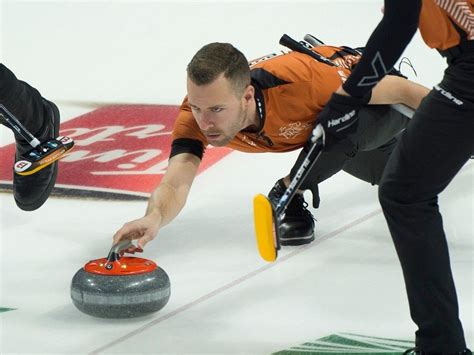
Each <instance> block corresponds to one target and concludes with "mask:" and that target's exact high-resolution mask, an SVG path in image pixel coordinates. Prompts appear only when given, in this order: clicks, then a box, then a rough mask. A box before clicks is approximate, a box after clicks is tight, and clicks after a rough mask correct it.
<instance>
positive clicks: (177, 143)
mask: <svg viewBox="0 0 474 355" xmlns="http://www.w3.org/2000/svg"><path fill="white" fill-rule="evenodd" d="M181 153H191V154H194V155H195V156H197V157H198V158H199V159H201V160H202V156H203V155H204V145H203V144H202V142H201V141H199V140H197V139H189V138H178V139H175V140H174V141H173V143H171V153H170V158H172V157H174V156H175V155H177V154H181Z"/></svg>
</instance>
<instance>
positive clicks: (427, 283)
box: [379, 56, 474, 352]
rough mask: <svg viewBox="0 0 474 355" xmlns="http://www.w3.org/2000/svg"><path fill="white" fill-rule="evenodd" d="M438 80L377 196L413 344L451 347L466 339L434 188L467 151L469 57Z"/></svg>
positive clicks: (471, 102)
mask: <svg viewBox="0 0 474 355" xmlns="http://www.w3.org/2000/svg"><path fill="white" fill-rule="evenodd" d="M457 79H459V80H457ZM466 85H470V86H466ZM439 87H441V88H442V89H443V90H444V91H440V90H436V87H435V89H433V90H432V91H431V92H430V94H429V95H428V96H427V97H426V98H425V99H424V100H423V102H422V103H421V105H420V107H419V109H418V110H417V111H416V113H415V116H414V117H413V119H412V121H411V122H410V124H409V125H408V127H407V129H406V130H405V132H403V134H402V135H401V137H400V139H399V143H398V144H397V146H396V147H395V149H394V151H393V152H392V155H391V157H390V159H389V161H388V162H387V166H386V168H385V171H384V175H383V177H382V181H381V183H380V187H379V198H380V202H381V204H382V208H383V212H384V214H385V218H386V220H387V223H388V226H389V229H390V233H391V235H392V238H393V241H394V243H395V247H396V250H397V253H398V257H399V259H400V263H401V266H402V269H403V275H404V278H405V285H406V290H407V294H408V301H409V305H410V312H411V317H412V319H413V320H414V322H415V323H416V324H417V326H418V331H417V332H416V344H417V346H418V347H420V348H421V349H422V350H423V351H427V352H456V351H462V350H463V349H464V348H465V347H466V344H465V340H464V334H463V329H462V326H461V322H460V320H459V315H458V313H459V311H458V302H457V296H456V290H455V287H454V282H453V276H452V273H451V267H450V261H449V253H448V246H447V242H446V237H445V234H444V231H443V222H442V218H441V215H440V213H439V208H438V194H439V193H440V192H441V191H443V190H444V188H445V187H446V186H447V185H448V184H449V183H450V181H451V180H452V179H453V177H454V176H455V175H456V173H457V172H458V171H459V170H460V169H461V167H462V166H463V165H464V164H465V163H466V161H467V160H468V159H469V156H470V154H471V153H472V152H473V151H474V56H473V57H472V58H471V59H467V58H466V60H462V61H458V62H457V63H453V64H452V65H451V66H450V67H449V68H448V69H447V71H446V74H445V78H444V80H443V82H442V83H441V84H440V85H439ZM448 92H449V93H450V94H451V95H453V96H454V97H455V98H453V97H452V96H451V97H450V94H449V93H448ZM459 93H462V95H459ZM456 98H457V99H459V100H460V101H457V100H456Z"/></svg>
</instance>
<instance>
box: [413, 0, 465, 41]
mask: <svg viewBox="0 0 474 355" xmlns="http://www.w3.org/2000/svg"><path fill="white" fill-rule="evenodd" d="M473 7H474V0H423V6H422V9H421V13H420V23H419V28H420V32H421V36H422V37H423V40H424V41H425V42H426V44H427V45H428V46H429V47H431V48H437V49H440V50H445V49H447V48H451V47H453V46H456V45H458V44H459V43H460V42H461V40H474V12H473Z"/></svg>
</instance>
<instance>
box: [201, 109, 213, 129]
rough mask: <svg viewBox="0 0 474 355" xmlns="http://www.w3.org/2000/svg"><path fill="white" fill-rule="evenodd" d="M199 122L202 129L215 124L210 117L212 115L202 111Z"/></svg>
mask: <svg viewBox="0 0 474 355" xmlns="http://www.w3.org/2000/svg"><path fill="white" fill-rule="evenodd" d="M198 122H199V126H200V128H201V129H202V130H207V129H209V128H211V127H213V126H214V124H213V123H212V120H211V118H210V115H209V114H207V113H200V115H199V119H198Z"/></svg>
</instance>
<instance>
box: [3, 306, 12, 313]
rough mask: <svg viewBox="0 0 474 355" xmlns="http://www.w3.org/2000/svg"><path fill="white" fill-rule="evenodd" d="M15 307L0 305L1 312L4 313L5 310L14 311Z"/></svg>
mask: <svg viewBox="0 0 474 355" xmlns="http://www.w3.org/2000/svg"><path fill="white" fill-rule="evenodd" d="M14 310H15V308H4V307H0V313H3V312H8V311H14Z"/></svg>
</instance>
